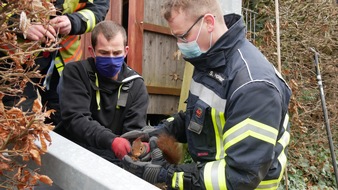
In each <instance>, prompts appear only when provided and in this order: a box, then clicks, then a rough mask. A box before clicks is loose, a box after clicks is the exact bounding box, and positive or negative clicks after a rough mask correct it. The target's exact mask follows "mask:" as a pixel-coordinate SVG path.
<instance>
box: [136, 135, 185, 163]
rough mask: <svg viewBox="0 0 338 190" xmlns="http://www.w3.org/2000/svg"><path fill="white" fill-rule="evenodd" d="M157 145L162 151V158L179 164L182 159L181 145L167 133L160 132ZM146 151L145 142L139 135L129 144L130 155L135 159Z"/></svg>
mask: <svg viewBox="0 0 338 190" xmlns="http://www.w3.org/2000/svg"><path fill="white" fill-rule="evenodd" d="M157 146H158V148H159V149H160V150H161V151H162V154H163V158H164V159H165V160H166V161H167V162H168V163H170V164H179V163H180V162H182V161H183V146H182V144H180V143H178V142H177V140H176V139H175V138H174V137H173V136H171V135H168V134H160V135H159V136H158V139H157ZM146 151H147V145H146V143H143V142H142V140H141V137H138V138H137V139H135V140H134V141H133V143H132V145H131V152H130V157H131V158H132V159H133V160H134V161H137V160H139V157H140V156H141V155H144V154H145V153H146Z"/></svg>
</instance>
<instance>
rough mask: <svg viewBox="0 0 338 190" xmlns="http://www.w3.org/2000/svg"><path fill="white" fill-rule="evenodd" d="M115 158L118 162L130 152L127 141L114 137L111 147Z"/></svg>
mask: <svg viewBox="0 0 338 190" xmlns="http://www.w3.org/2000/svg"><path fill="white" fill-rule="evenodd" d="M111 148H112V150H113V151H114V153H115V155H116V157H117V158H118V159H120V160H122V158H123V157H124V156H125V155H127V154H128V152H130V149H131V146H130V143H129V141H128V140H127V139H125V138H122V137H116V138H115V139H114V140H113V142H112V145H111Z"/></svg>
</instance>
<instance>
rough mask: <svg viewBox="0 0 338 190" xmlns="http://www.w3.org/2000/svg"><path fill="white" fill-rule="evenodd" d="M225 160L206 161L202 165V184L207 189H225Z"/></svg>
mask: <svg viewBox="0 0 338 190" xmlns="http://www.w3.org/2000/svg"><path fill="white" fill-rule="evenodd" d="M225 165H226V163H225V160H224V159H222V160H218V161H214V162H208V163H206V164H205V166H204V171H203V177H204V185H205V188H206V189H207V190H216V189H222V190H223V189H224V190H226V189H227V186H226V176H225Z"/></svg>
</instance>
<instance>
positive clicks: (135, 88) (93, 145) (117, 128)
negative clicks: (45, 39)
mask: <svg viewBox="0 0 338 190" xmlns="http://www.w3.org/2000/svg"><path fill="white" fill-rule="evenodd" d="M91 42H92V47H89V48H88V50H89V52H90V54H91V55H92V57H91V58H88V59H87V60H83V61H78V62H72V63H69V64H67V65H66V66H65V68H64V71H63V74H62V78H61V82H60V85H59V94H60V108H61V117H62V122H61V123H60V124H59V125H58V127H57V129H56V131H59V132H60V131H61V132H60V133H61V134H62V135H64V136H66V137H68V138H69V139H71V140H72V141H74V142H76V143H78V144H80V145H81V146H83V147H85V148H87V149H89V150H91V151H93V152H94V153H97V154H99V155H100V156H102V157H104V158H106V159H107V160H110V161H112V162H114V163H118V162H119V159H122V157H123V156H124V155H126V154H127V153H128V152H130V143H129V141H128V140H126V139H124V138H121V137H119V136H120V135H122V134H123V133H125V132H128V131H132V130H136V129H141V128H142V127H144V126H146V113H147V107H148V101H149V100H148V93H147V90H146V87H145V84H144V81H143V78H142V77H141V76H140V75H138V74H137V73H136V72H135V71H134V70H132V69H131V68H129V67H128V66H127V65H126V63H124V58H125V57H126V56H127V54H128V49H129V47H128V46H127V35H126V31H125V29H124V28H123V27H122V26H121V25H119V24H116V23H114V22H112V21H103V22H101V23H99V24H98V25H97V26H96V27H95V28H94V30H93V31H92V34H91Z"/></svg>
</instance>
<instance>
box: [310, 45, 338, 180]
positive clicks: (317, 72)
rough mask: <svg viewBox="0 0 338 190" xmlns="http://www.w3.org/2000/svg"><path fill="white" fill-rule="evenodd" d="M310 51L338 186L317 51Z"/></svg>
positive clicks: (337, 173) (312, 49)
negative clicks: (312, 54)
mask: <svg viewBox="0 0 338 190" xmlns="http://www.w3.org/2000/svg"><path fill="white" fill-rule="evenodd" d="M310 51H312V52H313V53H314V54H315V55H314V62H315V67H316V74H317V81H318V87H319V91H320V99H321V102H322V109H323V112H324V121H325V126H326V132H327V137H328V140H329V145H330V152H331V158H332V165H333V169H334V173H335V176H336V184H337V187H338V171H337V164H336V154H335V152H334V147H333V142H332V135H331V128H330V122H329V118H328V114H327V108H326V101H325V95H324V89H323V83H322V76H321V74H320V69H319V58H318V57H319V53H318V52H317V51H316V50H315V49H314V48H310Z"/></svg>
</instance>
